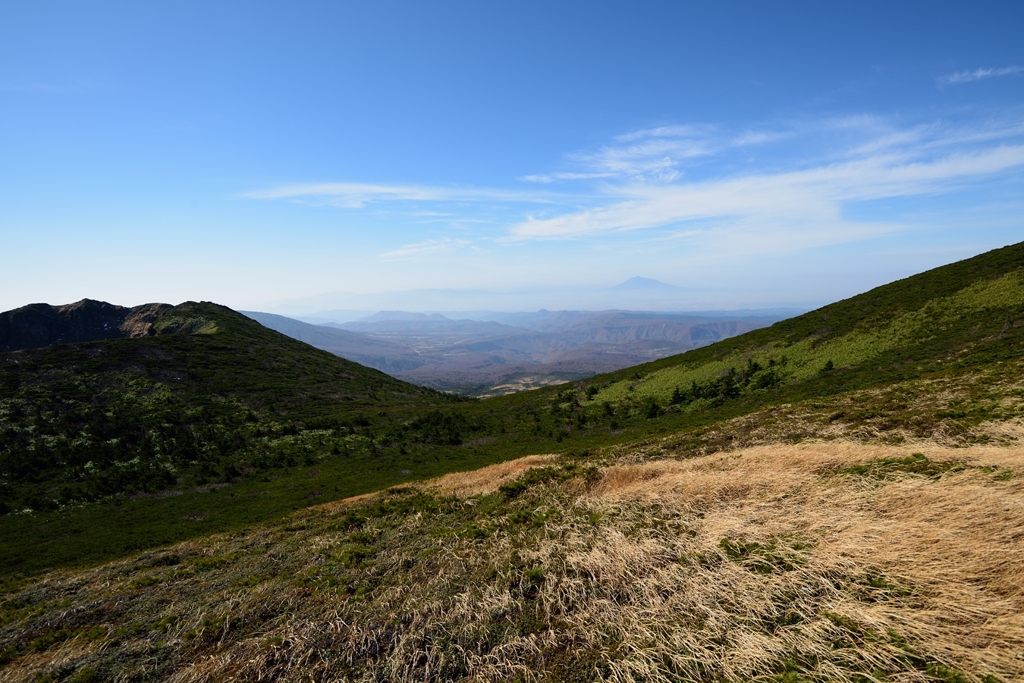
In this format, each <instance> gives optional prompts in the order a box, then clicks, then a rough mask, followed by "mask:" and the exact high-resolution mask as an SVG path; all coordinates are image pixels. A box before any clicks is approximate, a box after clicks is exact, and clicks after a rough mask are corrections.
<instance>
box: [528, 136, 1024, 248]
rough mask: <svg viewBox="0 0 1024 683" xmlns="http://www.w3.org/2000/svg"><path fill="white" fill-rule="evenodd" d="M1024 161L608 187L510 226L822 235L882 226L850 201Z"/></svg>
mask: <svg viewBox="0 0 1024 683" xmlns="http://www.w3.org/2000/svg"><path fill="white" fill-rule="evenodd" d="M1020 166H1024V145H1021V144H1017V145H1000V146H998V147H994V148H990V149H987V150H983V151H971V152H959V153H953V154H949V155H947V156H945V157H941V158H934V159H927V160H922V159H917V158H914V157H913V155H912V154H910V153H909V152H907V151H902V152H888V153H886V154H880V155H874V156H869V157H867V158H860V159H854V160H848V161H845V162H842V163H832V164H825V165H820V166H816V167H811V168H806V169H803V170H798V171H790V172H782V173H773V174H750V175H744V176H738V177H732V178H722V179H715V180H708V181H703V182H693V183H671V184H666V185H661V186H644V185H630V186H620V187H616V188H606V190H605V192H606V195H607V201H606V202H605V203H604V205H602V206H599V207H596V208H591V209H585V210H582V211H573V212H569V213H565V214H562V215H558V216H553V217H546V218H535V217H528V218H527V219H526V220H525V221H522V222H520V223H518V224H516V225H514V226H513V227H512V228H511V230H510V231H509V237H510V238H511V239H516V240H523V239H565V238H573V237H583V236H590V235H596V234H600V233H609V232H623V231H632V230H643V229H650V228H657V227H664V226H670V225H674V224H683V223H686V222H691V221H708V220H712V221H715V223H714V225H715V226H716V227H715V228H714V229H716V230H719V231H722V230H726V231H727V230H729V229H740V228H742V230H743V231H744V232H748V233H749V232H750V230H751V228H752V226H756V225H760V226H762V229H763V231H767V232H772V231H776V232H777V231H778V230H779V229H780V228H782V227H785V231H786V233H787V234H789V235H790V236H794V235H796V234H802V235H803V237H804V239H805V240H807V239H810V240H812V241H818V242H820V241H821V239H823V238H825V236H827V235H830V236H831V237H829V238H828V239H837V240H839V241H842V240H847V239H850V238H851V235H854V234H864V235H866V234H869V233H870V234H874V233H875V232H877V230H878V229H879V226H877V225H869V224H856V225H855V224H853V223H850V222H847V221H845V220H844V219H843V217H842V215H843V211H842V210H843V207H844V205H845V204H847V203H850V202H858V201H868V200H872V199H882V198H891V197H902V196H914V195H921V194H928V193H935V192H941V191H945V190H948V189H950V188H952V187H955V186H956V185H957V184H959V183H965V182H971V181H973V180H976V179H978V178H980V177H983V176H987V175H992V174H995V173H999V172H1002V171H1006V170H1008V169H1012V168H1015V167H1020Z"/></svg>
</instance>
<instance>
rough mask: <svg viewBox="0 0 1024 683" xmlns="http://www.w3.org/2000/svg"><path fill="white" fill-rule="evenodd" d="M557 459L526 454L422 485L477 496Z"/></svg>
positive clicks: (549, 456)
mask: <svg viewBox="0 0 1024 683" xmlns="http://www.w3.org/2000/svg"><path fill="white" fill-rule="evenodd" d="M557 460H558V456H557V455H528V456H526V457H525V458H518V459H516V460H509V461H507V462H501V463H498V464H497V465H491V466H489V467H483V468H481V469H478V470H473V471H471V472H452V473H451V474H446V475H444V476H443V477H438V478H437V479H432V480H430V481H428V482H426V483H425V484H423V486H425V487H426V488H427V489H432V490H436V491H437V492H439V493H441V494H445V495H454V496H461V497H466V496H479V495H482V494H485V493H493V492H494V491H497V490H498V487H499V486H501V485H502V484H505V483H508V482H510V481H512V480H513V479H516V478H518V477H519V476H520V475H522V473H523V472H525V471H526V470H529V469H533V468H535V467H546V466H548V465H551V464H553V463H554V462H555V461H557Z"/></svg>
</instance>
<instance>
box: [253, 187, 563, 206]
mask: <svg viewBox="0 0 1024 683" xmlns="http://www.w3.org/2000/svg"><path fill="white" fill-rule="evenodd" d="M240 196H241V197H242V198H244V199H285V200H293V201H301V202H307V203H311V204H321V205H332V206H340V207H346V208H360V207H363V206H365V205H366V204H369V203H375V202H452V201H468V202H525V203H538V204H539V203H546V202H550V201H551V198H550V197H545V196H543V195H540V194H538V193H536V192H534V193H528V192H517V191H514V190H498V189H490V188H470V187H437V186H426V185H397V184H396V185H375V184H370V183H305V184H297V185H281V186H278V187H273V188H269V189H266V190H253V191H250V192H245V193H242V194H241V195H240Z"/></svg>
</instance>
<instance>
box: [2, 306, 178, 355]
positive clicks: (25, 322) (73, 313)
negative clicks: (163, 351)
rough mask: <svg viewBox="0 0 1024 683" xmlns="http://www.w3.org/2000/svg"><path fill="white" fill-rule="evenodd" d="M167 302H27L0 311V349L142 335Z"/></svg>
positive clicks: (12, 349) (164, 308)
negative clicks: (55, 303)
mask: <svg viewBox="0 0 1024 683" xmlns="http://www.w3.org/2000/svg"><path fill="white" fill-rule="evenodd" d="M170 308H171V306H170V305H168V304H143V305H141V306H134V307H132V308H128V307H125V306H117V305H114V304H108V303H107V302H105V301H95V300H93V299H82V300H81V301H77V302H75V303H73V304H65V305H63V306H51V305H50V304H29V305H28V306H22V307H21V308H16V309H14V310H13V311H6V312H4V313H0V351H17V350H19V349H38V348H42V347H44V346H50V345H52V344H62V343H64V344H66V343H74V342H86V341H97V340H100V339H120V338H124V337H146V336H149V335H152V334H154V332H155V331H154V329H153V323H154V322H155V321H156V320H157V319H159V317H160V316H161V315H162V314H163V313H164V312H165V311H167V310H168V309H170Z"/></svg>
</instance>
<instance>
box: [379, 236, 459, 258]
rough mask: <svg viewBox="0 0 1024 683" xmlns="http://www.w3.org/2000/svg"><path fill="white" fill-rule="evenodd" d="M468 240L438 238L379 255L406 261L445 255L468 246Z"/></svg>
mask: <svg viewBox="0 0 1024 683" xmlns="http://www.w3.org/2000/svg"><path fill="white" fill-rule="evenodd" d="M469 244H470V242H469V240H464V239H455V238H452V237H440V238H437V239H429V240H423V241H422V242H416V243H415V244H406V245H405V246H403V247H400V248H398V249H395V250H394V251H388V252H385V253H383V254H381V255H380V257H381V258H383V259H387V260H396V259H408V258H415V257H417V256H430V255H434V254H446V253H450V252H453V251H455V250H457V249H461V248H462V247H467V246H469Z"/></svg>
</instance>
